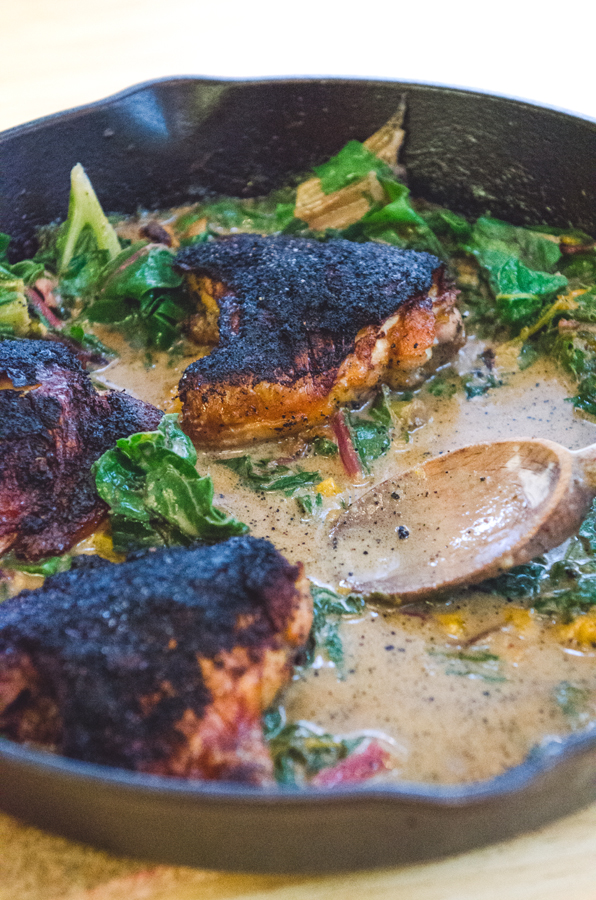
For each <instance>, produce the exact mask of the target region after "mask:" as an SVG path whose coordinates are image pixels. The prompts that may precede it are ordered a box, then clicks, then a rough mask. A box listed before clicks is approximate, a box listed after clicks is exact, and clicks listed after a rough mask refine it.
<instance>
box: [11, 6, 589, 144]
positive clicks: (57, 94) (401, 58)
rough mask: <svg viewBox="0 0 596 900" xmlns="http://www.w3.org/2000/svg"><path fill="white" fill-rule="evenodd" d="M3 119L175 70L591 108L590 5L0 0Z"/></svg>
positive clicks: (46, 110) (32, 113) (59, 105)
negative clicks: (362, 81) (401, 85)
mask: <svg viewBox="0 0 596 900" xmlns="http://www.w3.org/2000/svg"><path fill="white" fill-rule="evenodd" d="M1 5H2V15H1V29H2V30H1V39H0V46H1V51H0V129H2V128H7V127H10V126H12V125H16V124H19V123H20V122H23V121H27V120H29V119H32V118H36V117H37V116H40V115H44V114H46V113H49V112H54V111H57V110H58V109H62V108H65V107H70V106H74V105H78V104H81V103H86V102H89V101H92V100H97V99H100V98H101V97H103V96H106V95H109V94H110V93H114V92H116V91H118V90H121V89H123V88H125V87H128V86H129V85H131V84H134V83H137V82H140V81H145V80H148V79H150V78H155V77H160V76H167V75H211V76H231V77H238V78H242V77H257V76H271V75H350V76H354V75H357V76H367V77H380V78H396V79H404V80H417V81H424V82H435V83H440V84H452V85H455V86H460V87H470V88H476V89H481V90H488V91H492V92H496V93H503V94H508V95H512V96H516V97H521V98H524V99H528V100H531V101H535V102H538V103H544V104H548V105H551V106H556V107H559V108H564V109H568V110H572V111H575V112H578V113H583V114H585V115H588V116H591V117H594V118H596V90H595V80H596V79H595V77H594V73H595V71H596V27H595V26H596V4H595V3H594V0H589V2H583V3H582V2H577V0H576V2H575V3H571V2H567V3H565V2H564V0H559V2H558V3H557V4H555V3H552V2H542V3H538V2H535V3H529V2H526V0H518V2H515V0H501V2H495V3H482V2H481V0H478V2H469V0H452V2H449V0H444V2H442V3H435V2H426V3H425V2H424V0H411V2H408V3H407V4H406V3H404V2H399V0H397V2H395V0H394V2H391V3H383V2H374V3H373V2H370V0H352V2H332V0H292V2H286V3H284V2H282V0H277V2H271V0H243V2H239V0H208V2H206V0H94V2H85V0H13V2H11V0H3V2H2V4H1Z"/></svg>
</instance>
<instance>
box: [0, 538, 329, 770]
mask: <svg viewBox="0 0 596 900" xmlns="http://www.w3.org/2000/svg"><path fill="white" fill-rule="evenodd" d="M86 559H88V558H86ZM311 624H312V598H311V596H310V592H309V589H308V582H307V580H306V578H305V577H304V575H303V574H302V566H301V565H297V566H292V565H290V564H289V563H288V562H287V561H286V560H285V559H284V557H283V556H282V555H281V554H280V553H279V552H278V551H277V550H276V549H275V548H274V547H273V545H272V544H270V543H269V542H268V541H266V540H262V539H257V538H251V537H241V538H231V539H230V540H229V541H226V542H225V543H222V544H218V545H215V546H210V547H199V548H194V549H186V548H181V547H178V548H175V549H169V550H168V549H160V550H156V551H154V552H149V553H147V554H145V555H143V556H141V557H140V558H137V559H134V560H129V561H127V562H124V563H121V564H119V565H116V564H113V563H107V562H104V561H97V560H94V561H93V562H92V563H91V566H89V564H85V563H83V566H82V567H81V568H77V569H72V570H71V571H70V572H66V573H63V574H60V575H55V576H53V577H51V578H48V579H47V580H46V582H45V584H44V586H43V587H42V588H39V589H38V590H35V591H23V592H22V593H21V594H19V595H18V596H17V597H15V598H13V599H11V600H7V601H5V602H4V603H3V604H2V605H0V733H2V734H3V735H5V736H7V737H9V738H12V739H14V740H17V741H25V742H32V743H34V744H37V745H42V746H45V747H48V748H53V749H55V750H57V751H58V752H59V753H62V754H64V755H66V756H69V757H73V758H75V759H81V760H87V761H89V762H95V763H102V764H107V765H112V766H121V767H124V768H127V769H134V770H136V771H141V772H150V773H154V774H160V775H176V776H180V777H188V778H203V779H226V780H232V781H239V782H246V783H252V784H263V783H268V782H270V781H272V778H273V769H272V762H271V758H270V755H269V752H268V750H267V747H266V744H265V742H264V740H263V732H262V725H261V716H262V713H263V712H264V710H265V709H267V707H268V706H269V705H270V704H271V702H272V701H273V700H274V698H275V696H276V694H277V693H278V691H279V690H280V688H282V687H283V686H284V684H285V683H286V682H287V681H288V680H289V678H290V677H291V672H292V665H293V663H294V660H295V657H296V655H297V653H298V651H299V650H300V649H301V648H302V647H303V645H304V643H305V641H306V640H307V637H308V634H309V631H310V627H311Z"/></svg>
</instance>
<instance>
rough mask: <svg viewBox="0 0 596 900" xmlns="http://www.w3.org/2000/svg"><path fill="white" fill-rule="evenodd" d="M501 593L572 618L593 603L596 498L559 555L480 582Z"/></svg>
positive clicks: (548, 612) (560, 618) (486, 588)
mask: <svg viewBox="0 0 596 900" xmlns="http://www.w3.org/2000/svg"><path fill="white" fill-rule="evenodd" d="M479 589H480V590H483V591H489V592H491V593H495V594H499V595H501V596H504V597H509V598H514V599H523V598H527V600H528V601H529V602H530V604H531V606H532V607H533V608H534V609H535V610H536V611H537V612H539V613H542V614H544V615H548V616H552V617H553V618H555V619H556V620H557V621H560V622H563V623H567V622H571V621H572V620H573V619H574V618H575V617H576V616H577V615H579V614H581V613H583V612H586V611H587V610H588V609H590V607H592V606H594V605H596V502H595V503H594V504H593V505H592V508H591V510H590V512H589V513H588V515H587V516H586V518H585V519H584V522H583V524H582V526H581V528H580V530H579V533H578V534H577V535H576V536H575V537H572V538H571V539H570V540H569V542H568V544H567V545H566V547H565V552H564V554H563V556H562V558H560V559H556V560H555V561H553V562H547V560H546V559H543V558H538V559H535V560H533V561H532V562H531V563H526V564H525V565H523V566H517V567H516V568H514V569H510V571H509V572H506V573H504V574H503V575H500V576H499V577H498V578H492V579H490V580H489V581H484V582H483V583H482V584H481V585H479Z"/></svg>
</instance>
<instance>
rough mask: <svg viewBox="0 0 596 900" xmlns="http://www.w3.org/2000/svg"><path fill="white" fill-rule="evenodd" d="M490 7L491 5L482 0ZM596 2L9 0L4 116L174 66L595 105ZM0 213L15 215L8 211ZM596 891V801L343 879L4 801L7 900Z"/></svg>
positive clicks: (4, 10) (64, 104)
mask: <svg viewBox="0 0 596 900" xmlns="http://www.w3.org/2000/svg"><path fill="white" fill-rule="evenodd" d="M482 10H484V11H482ZM590 18H591V19H592V26H593V24H594V21H593V20H594V11H593V6H592V5H590V6H586V7H584V8H583V10H580V8H579V7H578V8H576V12H575V13H573V14H572V11H571V10H569V11H566V9H565V8H564V7H561V6H559V7H558V11H557V13H556V14H555V11H554V9H553V11H552V12H549V10H548V7H547V6H545V5H542V6H540V7H539V6H537V5H534V4H524V3H523V2H522V3H520V2H514V0H501V2H500V3H499V4H493V5H490V6H489V5H486V6H484V5H481V4H478V3H475V2H472V0H452V2H451V3H441V4H436V6H434V5H433V3H432V2H431V3H428V2H427V3H424V4H422V3H411V4H407V6H406V5H405V4H399V3H393V4H391V7H387V8H386V9H383V8H382V7H380V6H378V5H372V4H366V3H362V2H358V0H354V2H353V5H352V6H351V7H349V6H348V5H347V4H345V3H341V2H335V0H333V2H331V0H329V2H325V0H302V2H301V3H300V4H287V5H283V4H281V3H279V2H277V3H274V2H272V0H244V2H239V0H227V2H225V3H224V2H219V3H218V2H217V0H209V2H204V0H100V2H98V3H93V4H85V3H83V2H81V0H12V2H10V0H2V2H1V3H0V48H1V49H0V130H2V129H5V128H10V127H12V126H14V125H18V124H20V123H22V122H26V121H29V120H30V119H33V118H37V117H39V116H42V115H46V114H48V113H51V112H56V111H58V110H60V109H65V108H68V107H71V106H75V105H79V104H83V103H87V102H90V101H93V100H97V99H100V98H102V97H105V96H107V95H109V94H110V93H114V92H116V91H119V90H122V89H123V88H125V87H128V86H129V85H131V84H135V83H138V82H140V81H144V80H148V79H150V78H155V77H161V76H167V75H185V74H203V75H219V76H231V77H256V76H262V75H278V74H285V75H291V74H297V75H300V74H302V75H304V74H328V75H334V74H335V75H362V76H367V75H368V76H378V77H388V78H390V77H394V78H404V79H411V80H420V81H435V82H439V83H451V84H457V85H461V86H469V87H475V88H479V89H485V90H492V91H495V92H498V93H507V94H512V95H515V96H521V97H524V98H527V99H530V100H535V101H538V102H543V103H546V104H550V105H553V106H559V107H562V108H567V109H571V110H574V111H577V112H580V113H584V114H586V115H591V116H593V117H596V91H594V89H593V86H594V78H593V71H594V70H593V66H594V53H593V33H594V30H593V27H591V26H590ZM0 225H1V223H0ZM562 897H565V898H566V900H584V898H586V900H587V898H596V806H592V807H590V808H588V809H587V810H584V811H583V812H581V813H578V814H576V815H574V816H572V817H569V818H567V819H565V820H563V821H561V822H558V823H555V824H553V825H551V826H549V827H547V828H545V829H543V830H542V831H540V832H538V833H535V834H531V835H526V836H524V837H521V838H518V839H516V840H514V841H509V842H507V843H505V844H500V845H497V846H493V847H489V848H485V849H483V850H478V851H475V852H473V853H469V854H465V855H463V856H459V857H456V858H452V859H448V860H443V861H439V862H435V863H430V864H425V865H417V866H412V867H405V868H401V869H388V870H383V871H380V872H375V873H355V874H351V875H349V876H336V877H329V878H309V879H304V878H273V877H259V876H237V875H226V874H221V873H214V872H204V871H199V870H194V869H172V868H168V867H157V868H156V867H154V866H150V865H147V864H143V863H133V862H130V861H126V860H119V859H115V858H113V857H109V856H107V855H106V854H103V853H99V852H97V851H95V850H91V849H90V848H83V847H80V846H77V845H75V844H71V843H69V842H67V841H64V840H62V839H59V838H55V837H52V836H50V835H45V834H42V833H40V832H38V831H36V830H35V829H31V828H27V827H25V826H23V825H20V824H19V823H17V822H15V821H14V820H12V819H10V818H8V817H6V816H2V815H0V900H241V898H242V900H249V898H250V900H266V898H268V900H313V898H320V900H363V898H367V900H368V898H370V900H502V898H507V900H560V898H562Z"/></svg>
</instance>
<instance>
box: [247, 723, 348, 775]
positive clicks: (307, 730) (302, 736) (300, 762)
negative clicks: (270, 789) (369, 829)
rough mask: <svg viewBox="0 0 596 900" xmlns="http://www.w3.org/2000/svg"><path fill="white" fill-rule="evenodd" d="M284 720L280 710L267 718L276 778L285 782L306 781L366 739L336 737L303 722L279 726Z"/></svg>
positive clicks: (269, 742) (267, 734) (266, 733)
mask: <svg viewBox="0 0 596 900" xmlns="http://www.w3.org/2000/svg"><path fill="white" fill-rule="evenodd" d="M281 722H283V719H282V717H281V716H280V714H279V713H277V716H276V715H275V714H271V713H269V714H266V716H265V718H264V726H265V737H266V739H267V741H268V744H269V750H270V752H271V757H272V759H273V768H274V774H275V779H276V781H277V783H278V784H283V785H286V786H292V787H298V786H300V785H302V784H304V783H305V782H307V781H308V779H310V778H312V777H313V776H314V775H317V773H318V772H320V771H321V770H322V769H326V768H328V767H329V766H334V765H336V764H337V763H338V762H340V760H342V759H345V758H346V756H348V755H349V754H350V753H352V752H353V751H354V750H355V749H356V748H357V747H358V745H359V744H361V743H362V741H363V738H362V737H354V738H337V737H334V736H333V735H331V734H326V733H325V732H324V731H323V730H322V729H321V730H318V729H315V728H312V727H310V726H308V725H306V724H305V723H303V722H300V723H292V724H288V725H282V727H279V726H280V724H281ZM268 726H269V730H268ZM276 728H277V730H276Z"/></svg>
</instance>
